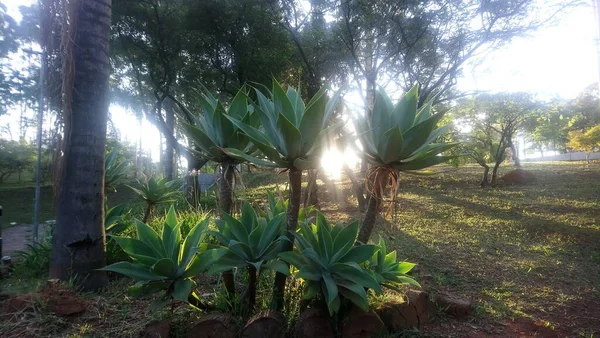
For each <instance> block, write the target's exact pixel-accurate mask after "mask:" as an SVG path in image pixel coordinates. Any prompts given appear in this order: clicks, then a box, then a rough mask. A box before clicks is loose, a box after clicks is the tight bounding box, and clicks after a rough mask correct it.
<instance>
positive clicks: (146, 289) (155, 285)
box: [127, 281, 171, 298]
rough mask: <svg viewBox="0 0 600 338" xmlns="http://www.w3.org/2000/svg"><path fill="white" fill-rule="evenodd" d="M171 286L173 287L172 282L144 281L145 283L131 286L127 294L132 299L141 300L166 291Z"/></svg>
mask: <svg viewBox="0 0 600 338" xmlns="http://www.w3.org/2000/svg"><path fill="white" fill-rule="evenodd" d="M169 285H171V281H155V282H147V281H144V282H143V283H136V284H135V285H132V286H130V287H129V290H128V292H127V293H128V294H129V296H131V297H134V298H139V297H143V296H146V295H150V294H153V293H157V292H160V291H163V290H166V289H167V288H168V287H169Z"/></svg>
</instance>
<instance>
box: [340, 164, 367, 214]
mask: <svg viewBox="0 0 600 338" xmlns="http://www.w3.org/2000/svg"><path fill="white" fill-rule="evenodd" d="M343 170H344V172H346V175H348V178H349V179H350V182H352V190H354V194H355V195H356V200H357V202H358V211H359V212H365V210H367V199H366V198H365V184H364V183H361V182H359V180H358V178H357V177H356V175H355V174H354V170H352V168H350V166H348V164H344V167H343Z"/></svg>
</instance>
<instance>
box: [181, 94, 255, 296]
mask: <svg viewBox="0 0 600 338" xmlns="http://www.w3.org/2000/svg"><path fill="white" fill-rule="evenodd" d="M246 92H247V89H246V86H242V88H240V90H239V91H238V92H237V94H236V95H235V97H234V98H233V100H232V101H231V103H230V104H229V106H228V108H227V109H225V107H224V106H223V104H222V103H221V102H220V101H219V100H218V99H217V98H215V97H214V96H213V95H212V93H211V92H210V91H209V90H208V89H206V88H204V87H203V88H202V91H201V92H200V95H199V96H198V100H199V101H200V105H201V107H202V110H203V113H202V114H201V115H199V116H198V117H197V118H196V119H195V122H194V124H193V125H192V124H185V123H184V124H183V127H184V130H185V131H186V134H187V136H188V137H189V138H190V139H191V140H192V142H193V143H194V145H195V148H190V152H191V153H192V154H195V155H196V156H199V157H200V158H203V159H206V160H210V161H214V162H217V163H219V164H220V166H221V184H220V186H219V203H220V209H221V213H227V214H231V207H232V205H233V190H234V189H233V187H234V186H235V166H236V165H237V164H238V163H240V162H242V161H240V160H239V158H234V157H231V156H229V155H228V154H227V153H225V152H224V151H223V149H224V148H230V149H236V150H238V151H239V152H241V153H244V154H250V153H252V152H253V151H255V148H254V147H252V143H251V142H250V139H249V138H248V137H247V136H246V135H245V134H243V133H240V132H238V127H237V126H236V125H235V124H234V123H233V122H231V121H230V120H229V119H228V118H227V117H231V118H234V119H236V120H239V121H240V122H241V123H243V124H244V125H249V126H254V127H257V126H258V124H259V120H258V117H257V116H256V115H255V114H253V113H252V109H251V108H252V107H251V106H248V101H247V93H246ZM249 108H250V109H249ZM188 115H189V116H191V115H192V114H188ZM223 280H224V282H225V287H226V289H227V292H228V294H229V296H230V297H232V296H233V294H234V292H235V285H234V281H233V275H232V274H231V273H229V272H225V273H224V274H223Z"/></svg>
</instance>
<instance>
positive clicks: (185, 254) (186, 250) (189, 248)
mask: <svg viewBox="0 0 600 338" xmlns="http://www.w3.org/2000/svg"><path fill="white" fill-rule="evenodd" d="M209 222H210V220H209V219H208V218H207V219H203V220H202V221H201V222H200V223H198V224H197V225H196V226H195V227H193V228H192V230H190V232H189V233H188V235H187V236H186V238H185V240H184V241H183V250H181V256H180V257H179V261H180V264H181V266H180V268H184V269H185V268H187V266H188V265H189V264H190V262H191V261H192V259H193V258H194V257H195V255H196V253H197V252H198V246H199V245H200V241H201V239H202V237H203V235H204V231H205V230H206V228H207V227H208V224H209ZM180 273H181V272H180Z"/></svg>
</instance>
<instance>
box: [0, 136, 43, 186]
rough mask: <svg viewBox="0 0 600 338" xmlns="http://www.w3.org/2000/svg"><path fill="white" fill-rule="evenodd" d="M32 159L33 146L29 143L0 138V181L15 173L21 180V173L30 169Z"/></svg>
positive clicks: (33, 156) (33, 154)
mask: <svg viewBox="0 0 600 338" xmlns="http://www.w3.org/2000/svg"><path fill="white" fill-rule="evenodd" d="M34 161H35V148H34V147H32V146H31V145H29V144H27V143H26V142H17V141H9V140H5V139H0V183H2V182H3V181H4V180H5V179H6V178H8V177H9V176H10V175H12V174H15V173H17V174H18V181H19V182H21V173H22V172H23V171H25V170H28V169H31V168H32V166H33V163H34Z"/></svg>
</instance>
